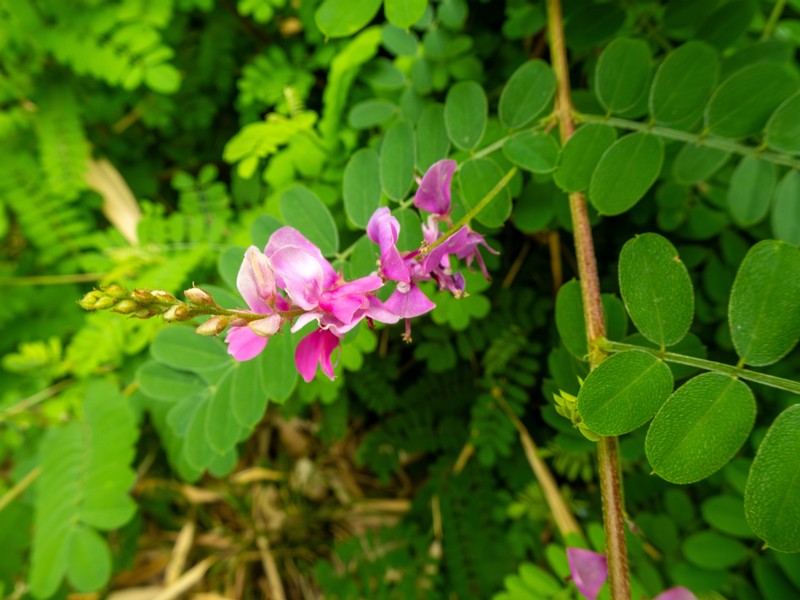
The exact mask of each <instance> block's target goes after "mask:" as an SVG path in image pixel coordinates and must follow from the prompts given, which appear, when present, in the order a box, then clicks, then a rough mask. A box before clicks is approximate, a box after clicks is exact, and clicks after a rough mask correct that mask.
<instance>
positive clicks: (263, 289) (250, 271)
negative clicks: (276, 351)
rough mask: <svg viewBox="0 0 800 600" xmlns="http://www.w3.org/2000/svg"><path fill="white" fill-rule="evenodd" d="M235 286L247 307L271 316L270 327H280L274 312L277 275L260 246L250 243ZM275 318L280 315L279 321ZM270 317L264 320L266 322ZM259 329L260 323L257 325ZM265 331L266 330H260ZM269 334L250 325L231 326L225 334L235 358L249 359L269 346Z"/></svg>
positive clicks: (277, 297)
mask: <svg viewBox="0 0 800 600" xmlns="http://www.w3.org/2000/svg"><path fill="white" fill-rule="evenodd" d="M236 287H237V288H238V289H239V293H241V294H242V298H244V301H245V302H247V306H248V307H249V308H250V310H251V311H252V312H254V313H259V314H266V315H270V317H268V319H269V322H270V325H271V327H270V329H275V330H276V331H277V330H278V329H280V325H281V322H280V317H279V316H278V315H275V314H271V313H272V312H273V310H272V307H273V306H274V305H275V304H276V303H277V302H278V299H279V298H280V296H278V293H277V288H276V286H275V274H274V273H273V271H272V266H271V265H270V263H269V260H268V259H267V257H266V256H264V255H263V254H262V253H261V252H260V251H259V249H258V248H256V247H255V246H250V247H249V248H248V249H247V251H246V252H245V254H244V261H242V266H241V267H240V268H239V274H238V276H237V277H236ZM275 317H278V320H277V322H276V320H275ZM265 320H267V319H262V320H261V321H265ZM256 330H258V326H257V327H256ZM259 332H260V333H264V331H263V330H261V331H259ZM268 341H269V338H268V337H262V336H261V335H258V333H256V331H254V330H252V329H250V328H249V327H231V328H230V330H229V331H228V334H227V335H226V336H225V343H226V344H228V354H231V355H232V356H233V357H234V358H235V359H236V360H250V359H251V358H255V357H256V356H258V354H259V353H260V352H261V351H262V350H264V348H266V347H267V342H268Z"/></svg>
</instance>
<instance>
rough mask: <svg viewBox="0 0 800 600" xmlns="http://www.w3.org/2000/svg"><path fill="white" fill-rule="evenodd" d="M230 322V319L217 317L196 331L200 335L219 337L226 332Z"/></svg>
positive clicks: (221, 316)
mask: <svg viewBox="0 0 800 600" xmlns="http://www.w3.org/2000/svg"><path fill="white" fill-rule="evenodd" d="M228 321H229V319H228V317H225V316H223V315H216V316H214V317H211V318H210V319H209V320H208V321H206V322H205V323H203V324H202V325H200V326H199V327H198V328H197V329H195V330H194V331H195V333H197V334H199V335H218V334H220V333H222V332H223V331H225V328H226V327H227V326H228Z"/></svg>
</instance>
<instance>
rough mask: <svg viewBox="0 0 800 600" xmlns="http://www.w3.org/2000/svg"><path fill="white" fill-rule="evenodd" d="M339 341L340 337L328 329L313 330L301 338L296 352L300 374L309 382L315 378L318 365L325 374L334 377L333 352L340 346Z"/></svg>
mask: <svg viewBox="0 0 800 600" xmlns="http://www.w3.org/2000/svg"><path fill="white" fill-rule="evenodd" d="M339 341H340V340H339V338H338V337H336V335H334V334H333V333H331V332H330V331H328V330H327V329H317V330H316V331H312V332H311V333H309V334H308V335H307V336H306V337H304V338H303V339H302V340H300V343H299V344H297V349H296V350H295V353H294V362H295V364H296V365H297V370H298V372H299V373H300V376H301V377H302V378H303V379H304V380H305V381H306V382H307V383H308V382H310V381H311V380H312V379H314V375H315V374H316V372H317V365H320V366H321V367H322V372H323V373H325V375H327V376H328V377H330V378H331V379H333V378H334V375H333V365H332V364H331V354H332V353H333V351H334V350H335V349H336V348H337V347H338V346H339Z"/></svg>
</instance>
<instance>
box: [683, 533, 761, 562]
mask: <svg viewBox="0 0 800 600" xmlns="http://www.w3.org/2000/svg"><path fill="white" fill-rule="evenodd" d="M681 550H682V552H683V555H684V556H685V557H686V558H687V559H688V560H689V561H690V562H692V563H694V564H695V565H697V566H698V567H700V568H702V569H710V570H714V569H730V568H731V567H733V566H735V565H737V564H739V563H741V562H743V561H744V560H745V559H746V558H747V556H748V554H750V551H749V550H748V549H747V547H746V546H745V545H744V544H742V543H741V542H739V541H737V540H732V539H731V538H729V537H726V536H724V535H720V534H719V533H717V532H716V531H698V532H695V533H693V534H691V535H690V536H689V537H687V538H686V539H685V540H684V542H683V544H682V546H681Z"/></svg>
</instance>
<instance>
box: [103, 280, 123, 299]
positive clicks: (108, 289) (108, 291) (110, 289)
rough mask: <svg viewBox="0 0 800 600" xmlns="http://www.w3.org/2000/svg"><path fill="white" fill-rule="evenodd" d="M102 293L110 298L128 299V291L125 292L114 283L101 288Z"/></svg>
mask: <svg viewBox="0 0 800 600" xmlns="http://www.w3.org/2000/svg"><path fill="white" fill-rule="evenodd" d="M103 293H104V294H105V295H106V296H111V297H112V298H116V299H118V300H119V299H122V298H127V297H128V290H126V289H125V288H124V287H122V286H121V285H117V284H116V283H112V284H111V285H107V286H105V287H104V288H103Z"/></svg>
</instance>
